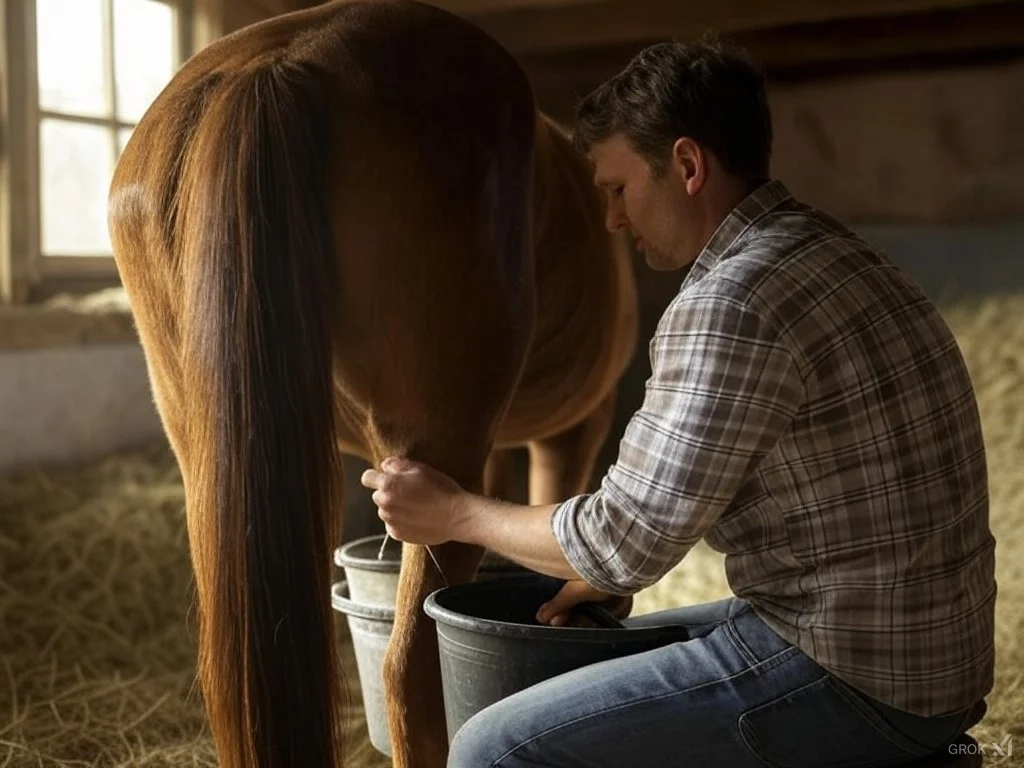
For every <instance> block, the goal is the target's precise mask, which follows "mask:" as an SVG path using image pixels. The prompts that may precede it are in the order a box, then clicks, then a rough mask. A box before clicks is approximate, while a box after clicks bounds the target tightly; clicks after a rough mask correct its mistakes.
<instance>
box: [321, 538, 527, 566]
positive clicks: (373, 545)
mask: <svg viewBox="0 0 1024 768" xmlns="http://www.w3.org/2000/svg"><path fill="white" fill-rule="evenodd" d="M383 542H384V534H382V533H380V534H374V535H372V536H363V537H361V538H358V539H353V540H352V541H349V542H347V543H345V544H342V545H341V546H340V547H338V548H337V549H335V550H334V563H335V565H337V566H339V567H341V568H352V569H355V570H360V571H373V572H376V573H398V572H399V570H400V569H401V567H402V560H401V557H399V559H397V560H395V559H389V558H384V559H382V560H378V559H377V552H379V551H380V545H381V544H382V543H383ZM390 543H393V544H397V545H398V546H399V547H401V542H400V541H398V540H397V539H390V540H389V544H390ZM360 549H368V550H372V552H373V556H361V555H356V554H353V552H354V551H356V550H360ZM522 570H523V567H522V566H521V565H518V564H517V563H515V562H513V561H512V560H508V559H507V558H499V557H498V556H497V555H496V554H495V553H493V552H489V551H486V552H484V557H483V560H482V561H481V562H480V567H479V569H478V571H479V572H480V573H489V574H496V573H497V574H500V573H518V572H520V571H522Z"/></svg>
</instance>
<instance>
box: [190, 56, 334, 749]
mask: <svg viewBox="0 0 1024 768" xmlns="http://www.w3.org/2000/svg"><path fill="white" fill-rule="evenodd" d="M328 93H329V89H328V88H327V87H326V83H325V81H324V77H323V76H322V75H321V74H320V73H319V72H318V71H317V70H315V69H313V68H312V67H309V66H305V65H301V64H296V63H292V62H288V61H280V60H278V61H269V62H256V63H253V64H251V65H249V66H247V67H246V68H245V69H244V70H242V71H240V72H237V73H227V74H225V76H224V79H223V81H222V82H221V84H220V86H219V87H218V88H217V89H216V92H215V93H213V94H212V96H211V100H210V102H208V108H207V109H206V111H205V113H204V114H203V116H202V117H201V118H200V122H199V124H198V126H197V131H196V135H195V140H194V142H193V144H192V147H191V151H190V157H189V167H188V170H187V174H186V176H185V178H184V179H183V183H182V186H181V194H182V201H183V204H182V206H181V208H180V209H179V210H181V211H182V212H183V213H182V215H183V216H184V217H185V220H184V222H183V223H181V225H180V227H179V229H178V231H179V232H181V233H182V234H183V244H182V246H183V247H182V250H181V254H182V260H183V264H182V267H183V274H185V275H186V280H185V285H183V286H182V289H183V290H185V291H186V298H187V301H186V306H187V307H188V310H187V311H186V317H185V318H184V326H185V332H184V360H183V365H184V366H185V368H186V370H187V371H188V374H187V375H188V377H189V378H188V379H187V385H186V386H187V390H186V391H187V393H188V396H189V399H190V400H191V402H190V403H189V404H188V406H187V407H189V408H191V409H194V413H193V415H192V416H190V418H189V420H188V421H189V424H188V430H189V434H188V440H189V447H190V453H191V455H190V462H189V464H190V467H191V472H190V475H191V477H190V486H191V487H190V495H189V498H188V499H187V501H188V507H189V508H188V518H189V535H190V540H191V545H192V551H193V558H194V568H195V573H196V581H197V596H198V600H199V613H200V636H199V678H200V682H201V685H202V689H203V693H204V697H205V701H206V707H207V712H208V715H209V719H210V725H211V729H212V731H213V734H214V740H215V743H216V748H217V752H218V757H219V762H220V765H221V766H222V768H294V767H296V766H302V768H335V767H336V766H338V765H340V764H341V760H342V757H343V755H342V746H343V745H342V738H341V733H342V730H341V726H342V724H343V715H344V712H343V704H342V697H343V693H344V690H343V688H342V685H343V681H342V678H341V669H340V665H339V663H338V659H337V655H336V648H335V645H334V638H333V629H332V627H333V624H332V613H331V603H330V575H331V573H330V562H331V561H330V554H331V547H332V545H335V544H336V542H337V540H338V537H339V533H340V527H341V526H340V515H339V510H340V490H341V462H340V456H339V451H338V447H337V442H336V439H335V438H336V435H335V419H334V407H333V397H332V394H333V391H332V390H333V388H332V359H333V353H332V308H333V307H335V306H336V304H335V301H334V300H335V297H336V295H337V293H338V291H337V269H336V264H335V252H334V250H333V237H332V230H331V227H330V219H329V216H328V207H327V206H328V185H327V181H326V177H327V167H328V157H327V155H328V152H329V150H328V148H329V147H330V146H331V135H330V124H331V107H330V103H329V100H328V97H327V94H328Z"/></svg>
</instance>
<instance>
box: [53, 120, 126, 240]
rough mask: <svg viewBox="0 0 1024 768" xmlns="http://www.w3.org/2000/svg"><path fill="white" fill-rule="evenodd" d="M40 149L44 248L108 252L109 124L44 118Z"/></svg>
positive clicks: (111, 158) (111, 149)
mask: <svg viewBox="0 0 1024 768" xmlns="http://www.w3.org/2000/svg"><path fill="white" fill-rule="evenodd" d="M39 155H40V157H39V159H40V166H41V171H42V174H41V183H42V200H41V203H42V210H41V214H42V229H43V231H42V237H43V242H42V251H43V253H44V254H60V255H67V256H79V255H81V256H93V255H103V254H109V253H110V252H111V248H110V237H109V234H108V233H107V193H108V190H109V188H110V180H111V178H112V176H113V172H114V141H113V136H112V135H111V132H110V130H109V129H107V128H103V127H99V126H95V125H85V124H82V123H73V122H69V121H67V120H53V119H48V118H47V119H44V120H43V121H42V125H41V127H40V142H39Z"/></svg>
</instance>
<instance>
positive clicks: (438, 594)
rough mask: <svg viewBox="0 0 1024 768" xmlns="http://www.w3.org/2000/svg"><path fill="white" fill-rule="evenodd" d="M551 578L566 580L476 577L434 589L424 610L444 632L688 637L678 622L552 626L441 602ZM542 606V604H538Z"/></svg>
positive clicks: (606, 638) (565, 638)
mask: <svg viewBox="0 0 1024 768" xmlns="http://www.w3.org/2000/svg"><path fill="white" fill-rule="evenodd" d="M543 581H551V582H553V583H557V582H564V580H563V579H554V578H552V577H548V576H544V575H543V574H533V575H524V576H512V577H509V578H505V579H501V580H499V581H493V582H488V581H473V582H467V583H465V584H457V585H454V586H450V587H442V588H441V589H437V590H434V591H433V592H431V593H430V594H429V595H427V599H426V600H425V601H424V603H423V610H424V611H425V612H426V613H427V615H428V616H430V618H432V619H433V620H434V622H435V623H436V624H437V628H438V631H439V632H440V631H441V630H442V628H443V627H451V628H453V629H461V630H464V631H466V632H473V633H476V634H481V635H489V636H491V637H506V638H514V639H523V640H544V641H546V642H551V641H554V642H566V643H579V642H600V643H607V642H611V641H620V642H621V641H627V642H628V641H635V640H643V639H646V638H656V637H661V638H666V637H675V638H677V639H687V637H688V635H687V633H686V629H685V627H681V626H674V625H658V626H645V627H630V626H628V625H626V626H622V627H552V626H550V625H547V624H520V623H516V622H508V621H497V620H495V619H479V618H476V617H473V616H467V615H465V614H461V613H456V612H455V611H453V610H451V609H450V608H447V607H445V606H444V605H442V604H441V602H440V600H441V599H443V597H444V596H445V595H446V594H452V593H456V594H457V593H458V592H465V591H467V590H468V589H482V590H489V591H496V590H499V589H508V588H514V587H515V585H516V584H517V583H518V584H522V585H523V586H527V585H532V586H536V585H537V584H538V582H543ZM538 607H540V606H538Z"/></svg>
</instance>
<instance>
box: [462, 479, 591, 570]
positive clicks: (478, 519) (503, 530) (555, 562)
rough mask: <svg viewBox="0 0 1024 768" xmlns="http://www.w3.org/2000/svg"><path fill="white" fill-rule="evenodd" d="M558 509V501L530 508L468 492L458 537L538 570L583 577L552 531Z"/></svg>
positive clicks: (463, 502) (464, 497) (464, 498)
mask: <svg viewBox="0 0 1024 768" xmlns="http://www.w3.org/2000/svg"><path fill="white" fill-rule="evenodd" d="M557 508H558V505H557V504H551V505H548V506H537V507H530V506H523V505H520V504H510V503H508V502H504V501H497V500H495V499H489V498H487V497H485V496H477V495H475V494H470V493H466V494H465V496H463V497H462V498H460V499H459V502H458V509H459V513H458V514H457V518H458V520H459V523H458V526H457V528H456V531H455V533H456V538H457V539H458V540H459V541H464V542H467V543H469V544H476V545H478V546H481V547H485V548H486V549H489V550H491V551H492V552H495V553H497V554H499V555H501V556H502V557H505V558H508V559H509V560H512V561H513V562H516V563H519V564H520V565H522V566H525V567H527V568H529V569H530V570H532V571H537V572H538V573H543V574H546V575H548V576H554V577H555V578H559V579H580V578H582V577H581V576H580V575H579V574H578V573H577V572H576V571H575V570H574V569H573V567H572V566H571V565H570V564H569V561H568V560H566V559H565V554H564V553H563V552H562V548H561V546H560V545H559V543H558V540H557V539H555V536H554V534H553V533H552V531H551V515H552V514H553V513H554V511H555V510H556V509H557Z"/></svg>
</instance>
